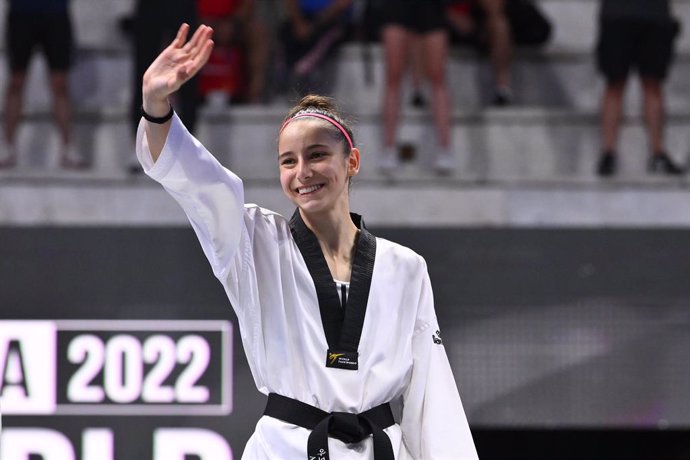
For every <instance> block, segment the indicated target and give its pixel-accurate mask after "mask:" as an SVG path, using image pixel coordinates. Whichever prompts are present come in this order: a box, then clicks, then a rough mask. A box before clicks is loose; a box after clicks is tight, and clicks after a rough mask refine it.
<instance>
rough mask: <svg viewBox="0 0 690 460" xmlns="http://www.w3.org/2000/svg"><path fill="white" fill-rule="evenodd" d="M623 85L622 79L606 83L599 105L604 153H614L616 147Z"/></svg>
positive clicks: (621, 110) (621, 108) (621, 111)
mask: <svg viewBox="0 0 690 460" xmlns="http://www.w3.org/2000/svg"><path fill="white" fill-rule="evenodd" d="M625 83H626V81H625V80H624V79H622V80H617V81H609V82H607V83H606V89H605V90H604V97H603V100H602V104H601V138H602V149H603V150H604V152H614V151H615V150H616V146H617V145H618V134H619V131H620V124H621V117H622V114H623V96H624V93H625Z"/></svg>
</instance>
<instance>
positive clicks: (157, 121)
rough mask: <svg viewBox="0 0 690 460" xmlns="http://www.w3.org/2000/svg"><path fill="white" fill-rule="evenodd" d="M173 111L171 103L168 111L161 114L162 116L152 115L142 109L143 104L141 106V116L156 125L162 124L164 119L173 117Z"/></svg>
mask: <svg viewBox="0 0 690 460" xmlns="http://www.w3.org/2000/svg"><path fill="white" fill-rule="evenodd" d="M174 113H175V111H174V110H173V108H172V105H171V106H170V111H169V112H168V113H166V114H165V115H163V116H162V117H152V116H151V115H149V114H148V113H146V111H145V110H144V106H143V105H142V106H141V116H142V117H144V119H145V120H146V121H150V122H151V123H155V124H157V125H162V124H163V123H165V122H166V121H168V120H170V119H171V118H172V117H173V114H174Z"/></svg>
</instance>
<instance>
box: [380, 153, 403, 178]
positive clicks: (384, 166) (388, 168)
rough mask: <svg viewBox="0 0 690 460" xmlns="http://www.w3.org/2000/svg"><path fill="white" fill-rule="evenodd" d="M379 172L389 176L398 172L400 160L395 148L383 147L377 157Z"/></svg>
mask: <svg viewBox="0 0 690 460" xmlns="http://www.w3.org/2000/svg"><path fill="white" fill-rule="evenodd" d="M378 167H379V172H380V173H381V174H384V175H390V174H392V173H394V172H395V171H397V170H398V168H399V167H400V159H399V158H398V152H397V150H396V148H395V147H385V148H384V149H383V150H382V151H381V154H380V155H379V164H378Z"/></svg>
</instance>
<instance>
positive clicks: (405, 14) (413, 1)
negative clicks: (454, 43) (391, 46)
mask: <svg viewBox="0 0 690 460" xmlns="http://www.w3.org/2000/svg"><path fill="white" fill-rule="evenodd" d="M383 7H384V9H383V11H382V15H383V24H384V25H389V24H395V25H400V26H403V27H404V28H406V29H408V30H410V31H412V32H416V33H418V34H426V33H429V32H433V31H436V30H445V29H446V12H445V9H444V5H443V2H442V1H440V0H385V1H384V2H383Z"/></svg>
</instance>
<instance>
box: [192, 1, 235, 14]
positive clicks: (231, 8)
mask: <svg viewBox="0 0 690 460" xmlns="http://www.w3.org/2000/svg"><path fill="white" fill-rule="evenodd" d="M241 1H242V0H197V2H196V8H197V11H198V13H199V17H202V18H204V17H210V18H218V17H223V16H232V15H233V14H234V13H235V11H236V10H237V7H238V6H239V4H240V2H241Z"/></svg>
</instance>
